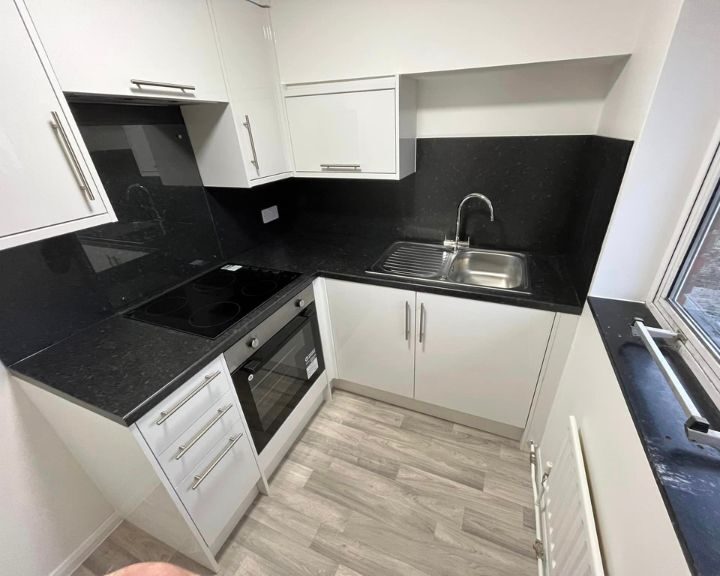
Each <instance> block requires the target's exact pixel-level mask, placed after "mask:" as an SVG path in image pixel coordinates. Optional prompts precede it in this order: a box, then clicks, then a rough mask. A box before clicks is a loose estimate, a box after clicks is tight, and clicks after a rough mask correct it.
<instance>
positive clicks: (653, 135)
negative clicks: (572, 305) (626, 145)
mask: <svg viewBox="0 0 720 576" xmlns="http://www.w3.org/2000/svg"><path fill="white" fill-rule="evenodd" d="M718 38H720V2H717V0H685V2H684V4H683V6H682V10H681V12H680V17H679V19H678V22H677V27H676V29H675V35H674V36H673V39H672V42H671V44H670V48H669V50H668V55H667V59H666V61H665V65H664V67H663V69H662V73H661V75H660V79H659V81H658V84H657V89H656V91H655V94H654V97H653V100H652V103H651V105H650V110H649V112H648V114H647V119H646V121H645V125H644V127H643V130H642V134H641V135H640V138H639V139H638V141H637V142H636V143H635V146H634V148H633V151H632V154H631V156H630V161H629V163H628V167H627V170H626V173H625V178H624V180H623V183H622V186H621V188H620V194H619V196H618V200H617V204H616V206H615V211H614V213H613V217H612V220H611V222H610V227H609V229H608V233H607V237H606V238H605V244H604V246H603V250H602V252H601V254H600V260H599V262H598V266H597V268H596V270H595V278H594V280H593V284H592V286H591V288H590V293H591V294H593V295H596V296H607V297H614V298H624V299H628V300H645V299H646V298H647V297H648V295H649V293H650V291H651V288H652V285H653V282H654V279H655V277H656V274H657V273H658V271H659V269H660V267H661V266H662V263H663V260H664V257H665V254H666V253H667V251H668V250H669V248H670V247H671V246H670V245H671V243H672V236H673V230H675V229H676V228H677V226H678V225H679V224H680V223H681V222H682V220H683V219H684V216H683V210H684V208H685V207H687V205H688V201H689V199H691V197H692V196H694V194H696V192H697V189H696V184H697V181H696V179H697V177H698V174H700V172H701V171H702V170H703V168H704V167H703V163H704V160H705V158H706V155H707V151H708V149H709V148H710V147H711V146H712V145H713V144H714V143H713V132H714V130H715V126H716V124H717V122H718V120H719V119H720V98H718V94H720V42H718ZM628 246H632V250H628Z"/></svg>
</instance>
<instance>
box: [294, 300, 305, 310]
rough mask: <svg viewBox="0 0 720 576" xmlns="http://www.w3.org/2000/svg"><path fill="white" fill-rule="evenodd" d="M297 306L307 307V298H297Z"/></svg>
mask: <svg viewBox="0 0 720 576" xmlns="http://www.w3.org/2000/svg"><path fill="white" fill-rule="evenodd" d="M295 306H297V307H298V308H305V300H303V299H302V298H299V299H298V300H295Z"/></svg>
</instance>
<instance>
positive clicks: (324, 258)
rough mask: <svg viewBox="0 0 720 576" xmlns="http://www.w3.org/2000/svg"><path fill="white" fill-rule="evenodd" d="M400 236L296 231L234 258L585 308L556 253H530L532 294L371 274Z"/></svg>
mask: <svg viewBox="0 0 720 576" xmlns="http://www.w3.org/2000/svg"><path fill="white" fill-rule="evenodd" d="M396 240H399V238H389V237H384V236H378V237H373V238H359V237H356V236H341V235H317V234H312V235H311V234H297V233H296V234H291V235H285V236H281V237H278V238H277V239H276V240H274V241H272V242H268V243H265V244H263V245H261V246H258V247H255V248H252V249H250V250H247V251H245V252H242V253H240V254H238V255H237V256H236V257H235V258H234V259H233V260H237V261H238V262H243V263H244V264H249V265H253V266H267V267H269V268H277V269H278V270H289V271H291V272H301V273H303V274H312V275H321V276H325V277H327V278H335V279H338V280H352V281H355V282H365V283H368V284H377V285H381V286H390V287H394V288H405V289H411V290H417V291H419V292H431V293H435V294H445V295H448V296H456V297H460V298H471V299H475V300H487V301H491V302H497V303H500V304H512V305H515V306H523V307H527V308H539V309H542V310H550V311H552V312H564V313H567V314H580V313H581V312H582V302H581V301H580V299H579V298H578V295H577V293H576V292H575V288H574V285H573V282H572V281H571V279H570V277H569V275H568V273H567V271H566V268H565V265H564V261H563V259H562V258H561V257H557V256H544V255H528V274H529V276H530V283H531V293H530V294H522V293H518V292H512V291H499V290H491V289H483V288H477V287H473V286H448V285H443V286H438V285H432V284H427V283H423V282H422V281H418V280H412V279H405V278H389V277H385V276H378V275H376V274H368V273H367V272H366V270H367V269H369V268H370V267H371V266H372V265H373V264H374V263H375V261H376V260H377V259H378V258H380V256H381V255H382V253H383V252H384V251H385V250H386V249H387V248H388V246H390V244H392V243H393V242H394V241H396Z"/></svg>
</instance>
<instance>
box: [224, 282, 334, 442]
mask: <svg viewBox="0 0 720 576" xmlns="http://www.w3.org/2000/svg"><path fill="white" fill-rule="evenodd" d="M225 360H226V362H227V364H228V368H229V369H230V373H231V374H232V379H233V383H234V385H235V390H236V391H237V395H238V397H239V398H240V404H241V406H242V409H243V412H244V414H245V419H246V420H247V423H248V428H249V429H250V434H251V436H252V439H253V441H254V443H255V448H256V449H257V451H258V453H260V452H262V450H263V448H265V446H266V445H267V444H268V442H270V440H271V438H272V437H273V434H275V432H277V430H278V429H279V428H280V427H281V426H282V424H283V422H285V420H286V419H287V417H288V416H289V415H290V414H291V413H292V411H293V410H294V409H295V407H296V406H297V405H298V404H299V403H300V401H301V400H302V398H303V396H304V395H305V394H306V393H307V391H308V390H309V389H310V387H311V386H312V385H313V383H314V382H315V381H316V380H317V378H318V377H319V376H320V375H321V374H322V373H323V371H324V370H325V363H324V361H323V353H322V346H321V344H320V331H319V327H318V319H317V314H316V311H315V302H314V297H313V291H312V286H309V287H308V288H306V289H305V290H303V291H302V292H301V293H300V294H298V295H297V296H296V297H295V298H294V299H292V300H291V301H290V302H287V303H286V304H285V305H283V306H282V307H281V308H280V309H279V310H278V311H277V312H275V313H274V314H273V315H272V316H270V317H269V318H268V319H267V320H265V321H264V322H262V323H261V324H260V325H259V326H258V327H257V328H255V329H254V330H253V331H252V332H250V334H248V335H247V337H245V338H244V339H242V340H241V341H239V342H237V343H236V344H234V345H233V346H232V347H231V348H229V349H228V350H227V351H226V352H225Z"/></svg>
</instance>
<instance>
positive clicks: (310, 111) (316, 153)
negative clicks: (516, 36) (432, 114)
mask: <svg viewBox="0 0 720 576" xmlns="http://www.w3.org/2000/svg"><path fill="white" fill-rule="evenodd" d="M285 107H286V110H287V118H288V126H289V129H290V138H291V142H292V151H293V158H294V162H295V175H296V176H300V177H313V178H316V177H322V178H377V179H389V180H392V179H395V180H399V179H400V178H403V177H405V176H407V175H408V174H410V173H412V172H414V171H415V81H414V80H410V79H401V78H399V77H396V76H393V77H387V78H373V79H368V80H351V81H344V82H330V83H323V84H300V85H290V86H286V87H285Z"/></svg>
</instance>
